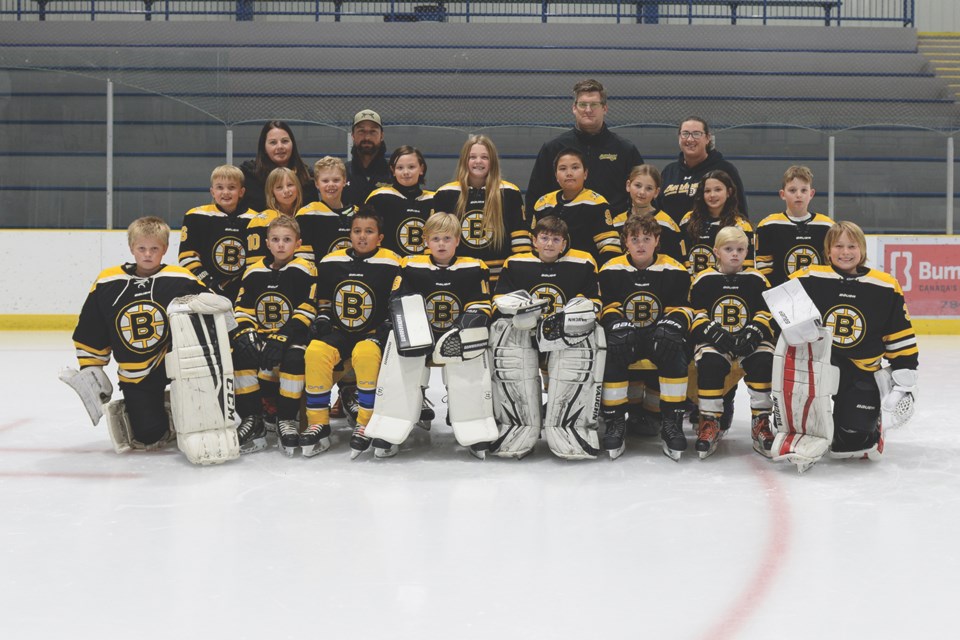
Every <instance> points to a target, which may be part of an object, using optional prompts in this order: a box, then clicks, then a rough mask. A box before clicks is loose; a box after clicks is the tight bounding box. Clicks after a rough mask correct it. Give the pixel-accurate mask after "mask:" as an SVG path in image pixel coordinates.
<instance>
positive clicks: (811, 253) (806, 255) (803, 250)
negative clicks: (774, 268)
mask: <svg viewBox="0 0 960 640" xmlns="http://www.w3.org/2000/svg"><path fill="white" fill-rule="evenodd" d="M812 264H820V256H818V255H817V251H816V250H815V249H814V248H813V247H810V246H808V245H803V244H802V245H799V246H796V247H794V248H793V249H791V250H790V252H789V253H787V257H786V258H784V261H783V269H784V271H785V272H786V274H787V275H790V274H791V273H793V272H794V271H800V270H801V269H806V268H807V267H809V266H810V265H812Z"/></svg>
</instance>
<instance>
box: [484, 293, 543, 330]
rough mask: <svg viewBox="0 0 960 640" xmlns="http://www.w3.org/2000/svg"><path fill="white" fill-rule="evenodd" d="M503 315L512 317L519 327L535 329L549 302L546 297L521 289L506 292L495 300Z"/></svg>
mask: <svg viewBox="0 0 960 640" xmlns="http://www.w3.org/2000/svg"><path fill="white" fill-rule="evenodd" d="M495 302H496V304H497V310H498V311H499V312H500V314H501V315H503V316H506V317H508V318H511V319H512V321H513V326H514V327H515V328H517V329H534V328H536V326H537V322H538V321H539V320H540V316H541V315H543V310H544V309H545V308H546V306H547V305H548V304H550V303H549V301H547V300H545V299H544V298H534V297H533V296H531V295H530V294H529V293H528V292H526V291H523V290H522V289H519V290H517V291H511V292H510V293H505V294H504V295H502V296H499V297H497V299H496V300H495Z"/></svg>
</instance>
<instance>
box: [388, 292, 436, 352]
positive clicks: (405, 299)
mask: <svg viewBox="0 0 960 640" xmlns="http://www.w3.org/2000/svg"><path fill="white" fill-rule="evenodd" d="M390 319H391V320H393V334H394V339H395V341H396V348H397V353H399V354H400V355H401V356H422V355H426V354H428V353H430V352H431V351H432V350H433V329H432V328H431V326H430V319H429V318H428V317H427V309H426V306H425V305H424V301H423V296H422V295H420V294H419V293H418V294H415V295H409V296H400V297H396V298H392V299H391V300H390Z"/></svg>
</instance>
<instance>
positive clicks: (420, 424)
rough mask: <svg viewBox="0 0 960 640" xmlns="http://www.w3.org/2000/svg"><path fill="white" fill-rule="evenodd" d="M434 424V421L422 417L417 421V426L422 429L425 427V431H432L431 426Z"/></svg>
mask: <svg viewBox="0 0 960 640" xmlns="http://www.w3.org/2000/svg"><path fill="white" fill-rule="evenodd" d="M432 424H433V423H432V421H430V420H422V419H421V420H418V421H417V426H418V427H420V428H421V429H423V430H424V431H430V427H431V426H432Z"/></svg>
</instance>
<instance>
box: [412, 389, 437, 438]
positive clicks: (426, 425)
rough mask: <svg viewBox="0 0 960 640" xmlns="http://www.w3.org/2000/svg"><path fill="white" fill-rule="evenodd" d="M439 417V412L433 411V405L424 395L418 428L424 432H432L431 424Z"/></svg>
mask: <svg viewBox="0 0 960 640" xmlns="http://www.w3.org/2000/svg"><path fill="white" fill-rule="evenodd" d="M436 417H437V412H436V411H434V410H433V403H432V402H430V401H429V400H427V395H426V394H424V395H423V402H422V403H421V404H420V420H419V421H418V422H417V426H418V427H420V428H421V429H423V430H424V431H430V423H431V422H433V419H434V418H436Z"/></svg>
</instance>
